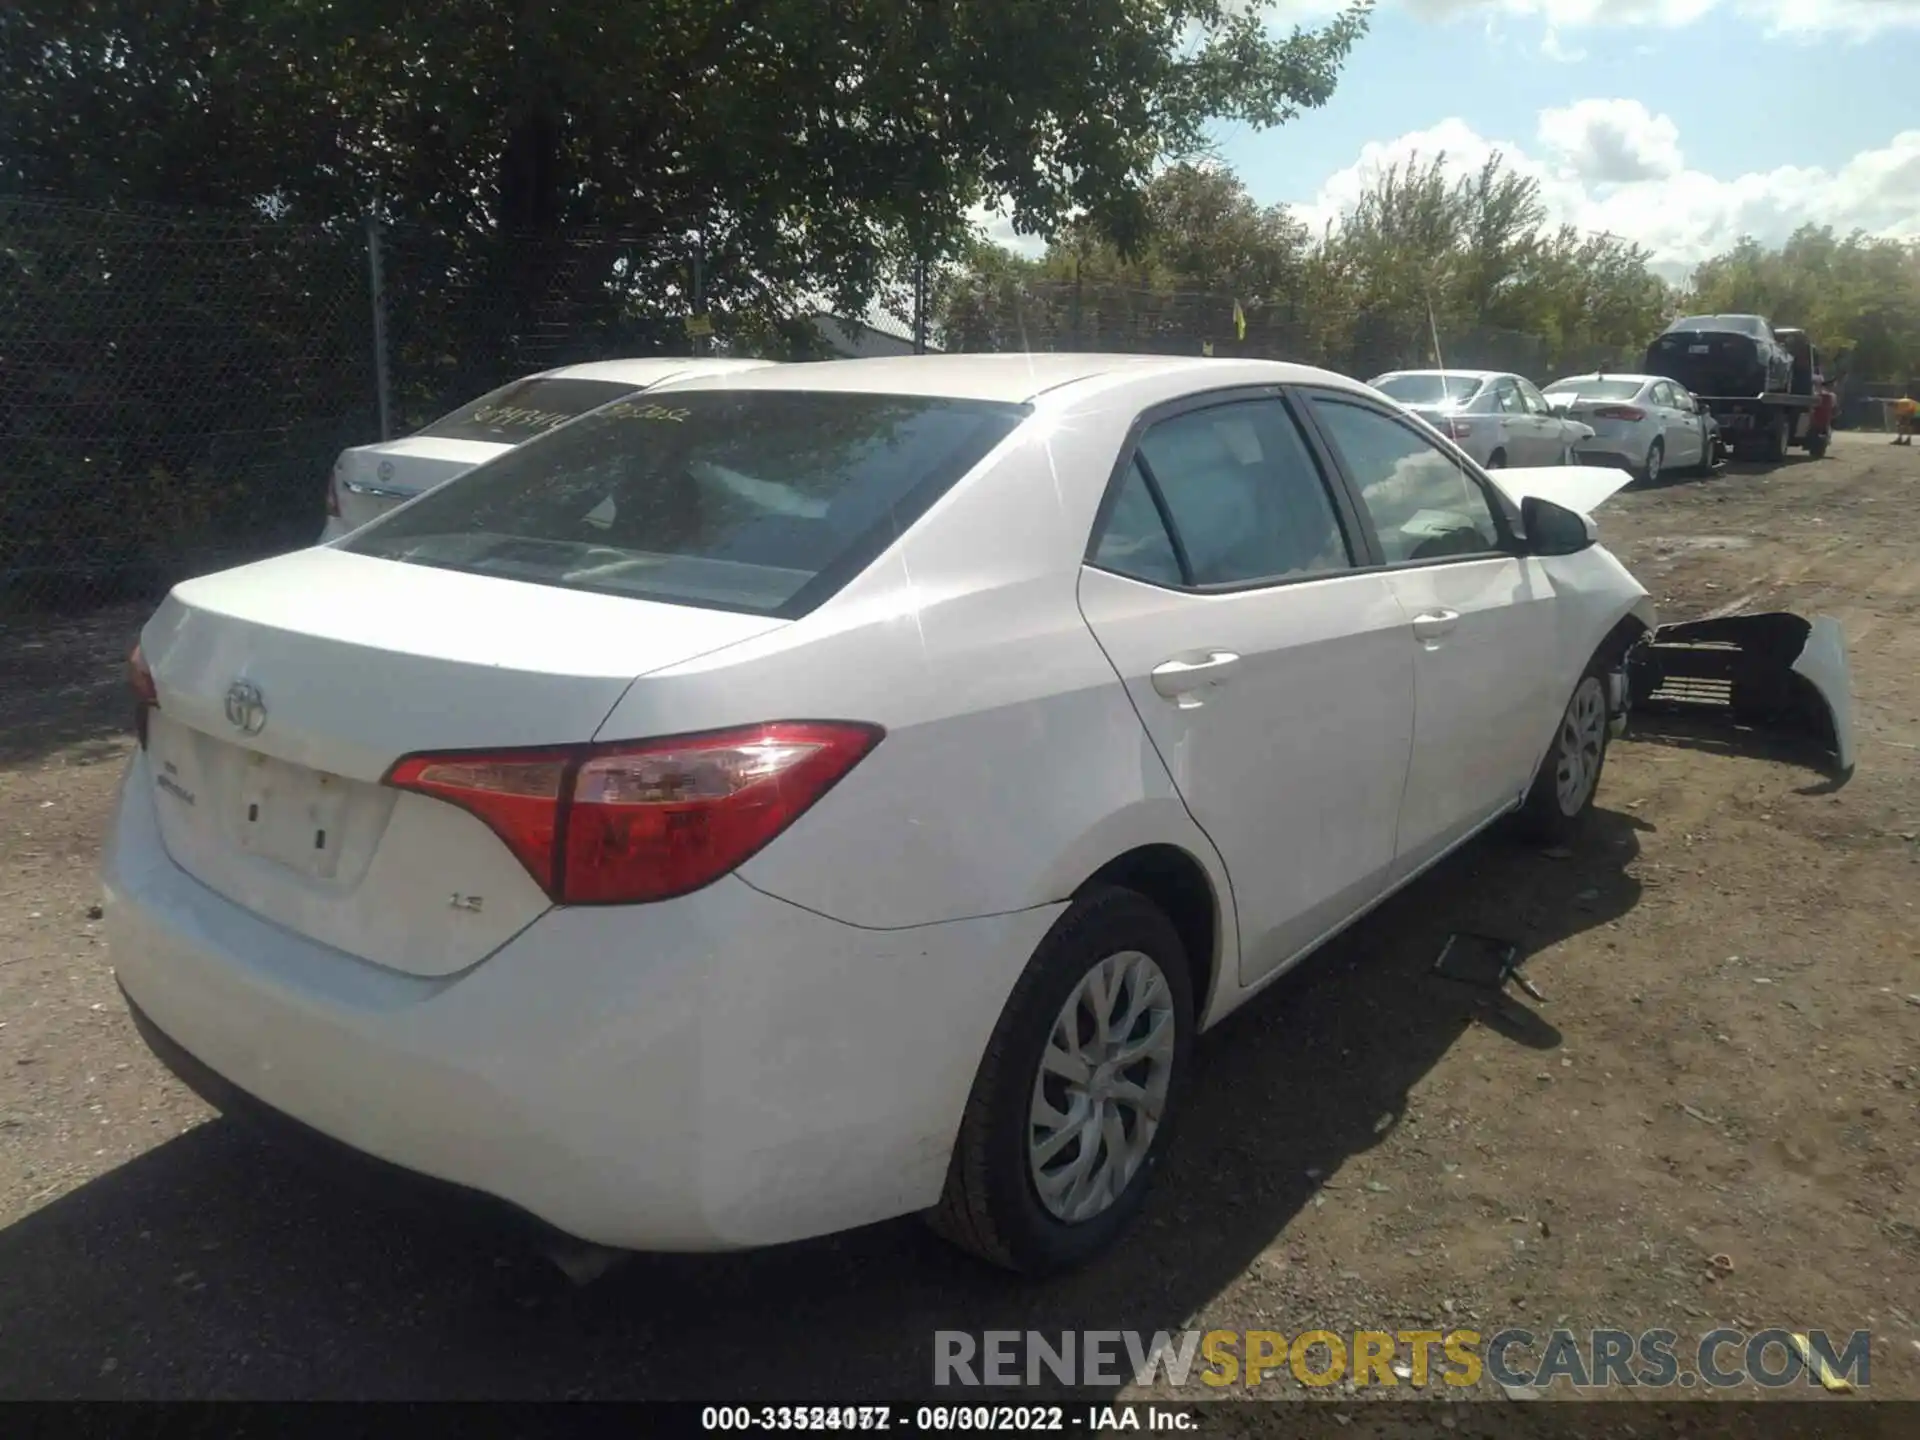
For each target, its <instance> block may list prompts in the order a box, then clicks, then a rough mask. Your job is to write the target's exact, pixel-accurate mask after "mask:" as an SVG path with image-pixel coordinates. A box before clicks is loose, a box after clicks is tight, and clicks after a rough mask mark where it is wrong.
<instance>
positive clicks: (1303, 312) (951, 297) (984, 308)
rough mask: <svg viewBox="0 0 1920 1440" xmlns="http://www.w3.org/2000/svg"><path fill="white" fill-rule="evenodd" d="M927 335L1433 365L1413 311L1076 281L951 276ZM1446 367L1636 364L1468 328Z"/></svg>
mask: <svg viewBox="0 0 1920 1440" xmlns="http://www.w3.org/2000/svg"><path fill="white" fill-rule="evenodd" d="M936 299H937V303H938V306H939V315H940V322H941V323H940V326H939V328H938V329H937V330H936V331H935V339H936V341H937V342H938V343H939V344H940V345H941V346H942V347H943V348H945V349H948V350H953V351H969V350H975V351H984V350H1062V351H1069V350H1092V351H1130V352H1138V353H1145V354H1161V355H1216V356H1243V357H1247V358H1254V359H1266V360H1289V361H1294V362H1296V363H1299V364H1304V365H1318V366H1321V367H1323V368H1326V369H1329V370H1335V371H1339V372H1340V373H1342V374H1346V375H1352V376H1355V377H1358V378H1361V379H1365V378H1367V377H1369V376H1373V375H1379V374H1381V373H1383V372H1385V371H1388V370H1395V369H1404V368H1410V367H1417V366H1430V365H1432V364H1434V363H1435V356H1434V346H1433V339H1434V337H1433V334H1432V330H1431V328H1430V327H1429V324H1428V321H1427V318H1426V316H1425V315H1424V314H1417V315H1415V314H1409V313H1407V312H1406V311H1405V310H1402V309H1394V310H1386V309H1367V310H1355V309H1352V308H1348V307H1346V306H1343V305H1342V304H1340V303H1338V302H1327V301H1313V302H1307V301H1303V300H1301V299H1298V298H1296V299H1292V300H1288V301H1283V302H1279V303H1259V302H1253V301H1240V300H1236V299H1235V298H1234V297H1233V296H1231V295H1223V294H1215V293H1208V292H1195V291H1169V290H1147V289H1138V288H1131V287H1127V286H1122V285H1114V284H1110V283H1101V282H1091V281H1082V280H1043V281H1034V280H1031V279H1027V278H1024V277H1023V278H1020V279H1009V278H1004V277H997V278H985V279H982V278H977V277H972V276H968V277H962V278H960V279H958V280H956V281H954V282H953V283H950V284H949V285H947V286H945V287H943V288H942V289H941V290H940V291H939V292H938V293H937V296H936ZM1440 341H1441V346H1442V352H1441V353H1442V355H1443V356H1444V358H1445V362H1446V363H1447V364H1448V365H1451V366H1456V367H1458V368H1460V369H1474V370H1510V371H1513V372H1515V373H1517V374H1521V375H1525V376H1527V377H1528V378H1529V379H1532V380H1534V381H1536V382H1539V383H1543V384H1544V383H1545V382H1546V381H1548V380H1551V379H1553V378H1555V377H1557V376H1559V375H1572V374H1580V373H1582V372H1584V371H1590V370H1595V369H1616V370H1617V369H1624V368H1637V366H1638V364H1639V362H1640V359H1641V352H1640V351H1639V350H1638V349H1632V350H1628V349H1622V348H1618V347H1609V346H1577V347H1558V349H1557V353H1556V347H1555V346H1554V345H1553V344H1552V343H1551V342H1550V341H1549V340H1548V339H1547V338H1546V337H1544V336H1541V335H1535V334H1529V333H1526V332H1522V331H1517V330H1505V329H1500V328H1496V327H1486V326H1481V327H1475V328H1473V329H1469V330H1465V331H1461V332H1458V333H1453V334H1446V333H1443V334H1442V335H1441V336H1440Z"/></svg>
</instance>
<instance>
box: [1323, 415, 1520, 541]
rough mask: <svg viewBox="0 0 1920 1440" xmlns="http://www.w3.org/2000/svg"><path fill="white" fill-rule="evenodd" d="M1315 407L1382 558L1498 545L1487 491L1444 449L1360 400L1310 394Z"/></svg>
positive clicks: (1496, 529)
mask: <svg viewBox="0 0 1920 1440" xmlns="http://www.w3.org/2000/svg"><path fill="white" fill-rule="evenodd" d="M1313 409H1314V414H1315V415H1316V416H1318V417H1319V420H1320V423H1321V425H1322V426H1324V427H1325V429H1326V431H1327V434H1328V435H1329V436H1330V437H1331V438H1332V440H1333V443H1334V446H1335V448H1337V449H1338V450H1339V452H1340V455H1341V458H1342V459H1343V460H1345V462H1346V467H1347V473H1348V474H1349V475H1351V476H1352V477H1353V482H1354V485H1355V487H1356V488H1357V489H1358V490H1359V491H1360V498H1361V501H1362V503H1363V504H1365V506H1366V508H1367V513H1368V514H1369V515H1370V516H1371V517H1372V518H1373V524H1374V528H1375V529H1376V530H1377V531H1378V532H1379V534H1380V548H1381V550H1382V551H1383V552H1384V554H1385V557H1386V560H1387V563H1388V564H1390V565H1393V564H1402V563H1404V562H1406V561H1410V560H1440V559H1445V558H1447V557H1449V556H1454V555H1476V554H1482V553H1485V552H1487V551H1495V550H1498V549H1499V548H1500V528H1499V526H1498V525H1497V524H1496V523H1495V521H1494V518H1493V506H1492V504H1491V503H1490V502H1489V501H1488V499H1487V495H1486V492H1485V491H1484V490H1482V489H1481V487H1480V484H1479V482H1478V481H1476V480H1475V479H1474V478H1473V476H1471V475H1470V474H1468V473H1467V472H1466V471H1465V470H1464V469H1462V468H1461V467H1460V466H1459V465H1458V464H1457V463H1455V462H1454V460H1453V459H1452V458H1451V457H1450V456H1448V455H1447V454H1446V452H1445V451H1443V450H1441V449H1440V448H1439V447H1438V446H1436V445H1434V444H1433V443H1431V442H1430V441H1428V440H1427V439H1425V438H1424V437H1423V436H1421V435H1420V434H1419V433H1418V432H1416V431H1415V430H1414V429H1413V428H1412V427H1411V426H1407V425H1402V424H1400V423H1399V422H1398V421H1396V420H1391V419H1389V418H1388V417H1387V416H1385V415H1382V414H1381V413H1380V412H1379V411H1377V410H1371V409H1368V408H1366V407H1365V406H1361V405H1354V404H1351V403H1349V402H1347V401H1344V400H1335V399H1332V398H1330V397H1325V396H1315V397H1314V398H1313Z"/></svg>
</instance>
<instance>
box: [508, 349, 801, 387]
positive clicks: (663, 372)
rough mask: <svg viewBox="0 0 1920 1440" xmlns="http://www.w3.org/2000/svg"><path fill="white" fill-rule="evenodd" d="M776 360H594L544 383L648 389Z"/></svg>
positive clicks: (562, 369)
mask: <svg viewBox="0 0 1920 1440" xmlns="http://www.w3.org/2000/svg"><path fill="white" fill-rule="evenodd" d="M774 363H775V362H774V361H772V360H720V359H704V358H693V357H689V356H685V355H678V356H675V355H660V356H653V357H650V358H648V359H644V360H590V361H588V362H586V363H584V364H581V365H561V366H558V367H556V368H555V369H552V370H542V371H541V372H540V374H539V377H538V378H539V379H542V380H609V381H613V382H615V383H622V382H624V383H626V384H629V385H636V386H644V385H658V384H660V383H661V382H662V381H665V380H677V379H681V378H683V377H693V376H701V375H735V374H739V373H741V372H743V371H747V370H764V369H767V368H769V367H770V366H772V365H773V364H774Z"/></svg>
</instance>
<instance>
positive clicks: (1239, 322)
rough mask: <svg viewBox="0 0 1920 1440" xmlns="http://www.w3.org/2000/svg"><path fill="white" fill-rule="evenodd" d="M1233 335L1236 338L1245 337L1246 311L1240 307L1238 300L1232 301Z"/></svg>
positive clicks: (1242, 338)
mask: <svg viewBox="0 0 1920 1440" xmlns="http://www.w3.org/2000/svg"><path fill="white" fill-rule="evenodd" d="M1233 335H1234V338H1235V339H1236V340H1244V339H1246V338H1247V312H1246V311H1244V310H1242V309H1241V308H1240V302H1239V301H1238V300H1236V301H1234V302H1233Z"/></svg>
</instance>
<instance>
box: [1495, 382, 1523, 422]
mask: <svg viewBox="0 0 1920 1440" xmlns="http://www.w3.org/2000/svg"><path fill="white" fill-rule="evenodd" d="M1495 394H1496V395H1497V397H1498V401H1497V403H1498V404H1499V407H1500V411H1501V413H1502V414H1505V415H1524V414H1526V411H1527V407H1526V406H1525V405H1523V404H1521V403H1520V392H1519V390H1517V389H1516V388H1515V387H1514V383H1513V382H1512V381H1511V380H1502V381H1501V382H1500V384H1499V387H1498V389H1497V390H1496V391H1495Z"/></svg>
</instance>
